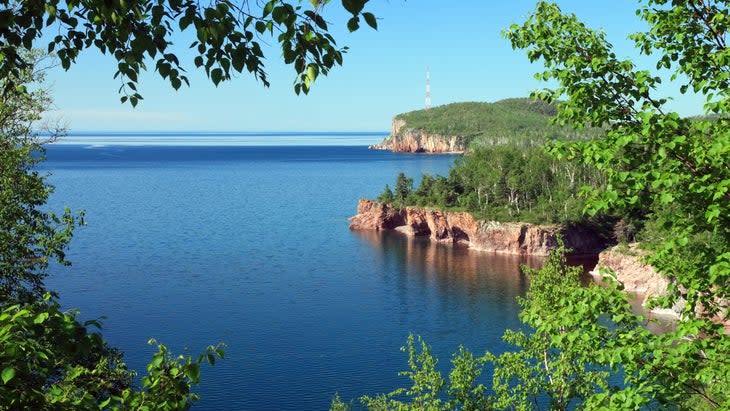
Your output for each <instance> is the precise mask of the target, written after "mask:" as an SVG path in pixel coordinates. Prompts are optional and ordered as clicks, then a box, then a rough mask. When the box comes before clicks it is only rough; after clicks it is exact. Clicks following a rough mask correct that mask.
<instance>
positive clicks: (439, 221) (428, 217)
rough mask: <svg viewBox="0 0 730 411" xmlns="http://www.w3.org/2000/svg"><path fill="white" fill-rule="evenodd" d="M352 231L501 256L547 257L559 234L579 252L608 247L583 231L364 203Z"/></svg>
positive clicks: (351, 221) (594, 251) (372, 202)
mask: <svg viewBox="0 0 730 411" xmlns="http://www.w3.org/2000/svg"><path fill="white" fill-rule="evenodd" d="M350 229H352V230H376V231H380V230H397V231H400V232H402V233H405V234H407V235H412V236H429V237H430V238H431V240H434V241H440V242H449V243H463V244H467V245H468V246H469V247H470V248H473V249H476V250H481V251H490V252H494V253H500V254H520V255H537V256H543V255H547V254H548V252H549V251H550V249H552V248H554V247H555V246H556V245H557V242H556V240H555V238H556V234H558V233H560V234H562V236H563V239H564V241H565V244H566V245H567V246H568V247H570V248H572V249H573V250H574V251H575V253H578V254H587V253H597V252H598V251H599V250H600V249H602V248H603V247H604V244H603V242H602V241H601V240H600V239H599V238H598V236H596V235H595V234H593V233H591V232H589V231H588V230H584V229H581V228H568V229H566V228H559V227H556V226H541V225H535V224H526V223H499V222H496V221H482V220H476V219H474V218H473V217H472V216H471V215H470V214H468V213H460V212H449V211H440V210H433V209H426V208H415V207H405V208H402V209H400V210H396V209H395V208H393V207H392V206H391V205H388V204H381V203H378V202H374V201H371V200H360V203H359V204H358V207H357V215H355V216H354V217H351V218H350Z"/></svg>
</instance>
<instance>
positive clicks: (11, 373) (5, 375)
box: [2, 367, 15, 384]
mask: <svg viewBox="0 0 730 411" xmlns="http://www.w3.org/2000/svg"><path fill="white" fill-rule="evenodd" d="M13 377H15V368H13V367H5V369H3V372H2V379H3V384H7V383H8V381H10V380H12V379H13Z"/></svg>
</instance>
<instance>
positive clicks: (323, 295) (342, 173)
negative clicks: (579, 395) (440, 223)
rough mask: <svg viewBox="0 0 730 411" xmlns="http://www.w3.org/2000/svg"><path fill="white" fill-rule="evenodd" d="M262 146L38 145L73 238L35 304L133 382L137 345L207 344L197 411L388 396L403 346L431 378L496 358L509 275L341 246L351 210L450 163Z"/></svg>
mask: <svg viewBox="0 0 730 411" xmlns="http://www.w3.org/2000/svg"><path fill="white" fill-rule="evenodd" d="M280 134H281V135H279V134H272V135H266V134H263V135H262V134H256V135H244V136H243V137H241V136H236V135H222V136H221V135H220V134H215V135H214V136H213V140H206V138H208V137H209V136H194V135H180V134H175V133H170V134H163V135H159V134H157V135H154V136H140V135H136V136H135V135H133V134H130V135H128V136H118V135H116V136H111V137H110V136H109V135H103V134H99V135H82V136H80V137H77V138H73V136H72V138H70V139H69V140H66V143H67V144H53V145H51V146H49V148H48V153H47V154H48V160H47V161H46V162H45V163H43V164H42V166H41V168H42V169H43V170H47V171H49V172H51V173H52V175H51V177H50V178H49V181H50V183H51V184H53V185H55V186H56V191H55V193H54V194H53V195H52V197H51V201H50V207H51V208H52V209H55V210H58V209H60V208H61V207H63V206H69V207H71V208H72V209H76V210H78V209H84V210H85V211H86V219H87V222H88V225H87V226H85V227H82V228H80V229H78V230H77V232H76V235H75V237H74V239H73V241H72V243H71V249H70V252H69V258H70V260H71V261H72V262H73V266H72V267H57V266H54V267H52V275H51V276H50V277H49V279H48V281H47V283H48V287H49V288H50V289H54V290H57V291H58V292H59V294H60V297H61V302H62V304H63V306H64V307H67V308H78V309H79V310H80V311H81V318H82V319H90V318H98V317H100V316H105V319H104V329H103V333H104V336H105V338H106V339H107V340H108V341H109V342H110V343H111V344H112V345H113V346H116V347H118V348H120V349H122V350H123V351H124V352H125V359H126V362H127V364H128V365H129V366H130V367H131V368H133V369H136V370H138V371H139V372H140V373H141V374H143V372H144V366H145V364H146V363H147V361H148V360H149V358H150V355H151V354H152V352H154V347H150V346H148V345H147V344H146V342H147V340H148V339H149V338H151V337H154V338H155V339H157V340H158V341H160V342H162V343H164V344H166V345H168V347H169V348H170V349H171V350H172V351H173V352H176V353H190V354H193V355H197V354H198V353H199V352H201V351H202V350H203V349H204V347H205V346H207V345H209V344H216V343H218V342H225V343H226V344H227V346H228V347H227V349H226V357H225V359H224V360H222V361H220V362H219V363H217V364H216V365H215V366H214V367H205V368H204V369H203V371H202V380H203V381H202V384H201V385H200V386H199V388H198V389H197V391H198V392H199V393H200V394H201V395H202V400H201V401H200V402H199V403H198V404H197V406H196V407H195V409H198V410H321V409H327V408H328V406H329V403H330V402H331V399H332V397H333V396H334V394H335V393H336V392H337V393H339V394H340V396H341V397H342V398H343V399H345V400H350V399H353V398H357V397H359V396H360V395H363V394H377V393H380V392H387V391H390V390H392V389H394V388H396V387H398V386H403V385H404V384H407V382H408V381H407V379H405V378H404V377H399V376H398V375H397V372H398V371H401V370H404V369H405V368H406V367H407V362H406V360H407V357H406V355H405V354H404V353H402V352H400V350H399V348H400V347H401V346H402V345H404V344H405V342H406V338H407V336H408V334H409V333H414V334H418V335H421V336H423V338H424V339H425V340H426V341H427V342H428V343H429V344H430V345H431V346H432V347H433V350H434V352H435V353H436V354H438V355H439V357H440V360H441V362H440V366H441V368H442V370H444V371H445V370H447V369H448V365H449V364H448V363H449V359H450V355H451V353H453V352H454V351H456V350H457V348H458V345H459V344H464V345H465V346H466V347H467V348H470V349H471V350H473V351H475V352H477V353H482V352H483V351H484V350H486V349H489V350H490V351H493V352H501V351H503V350H505V349H506V346H505V345H504V343H503V342H502V341H501V335H502V333H503V332H504V330H505V329H506V328H517V327H519V321H518V319H517V313H518V308H519V307H518V306H517V304H516V302H515V297H516V296H518V295H522V294H524V291H525V289H526V280H525V278H524V276H522V275H521V274H520V273H519V264H520V262H521V261H520V259H519V258H517V257H511V256H503V257H500V256H493V255H488V254H484V253H479V252H474V251H470V250H468V249H465V248H460V247H451V246H446V245H437V244H432V243H430V242H429V241H427V240H425V241H424V240H422V239H409V238H406V237H403V236H401V235H399V234H397V233H387V234H379V233H373V232H352V231H350V230H349V229H348V220H347V218H348V217H349V216H352V215H354V214H355V212H356V206H357V202H358V200H359V199H360V198H362V197H370V198H372V197H375V196H377V195H378V193H380V192H381V191H382V189H383V187H384V186H385V184H390V185H391V186H393V184H394V182H395V178H396V176H397V174H398V173H399V172H405V173H406V174H408V175H410V176H413V177H415V180H416V181H417V182H418V181H419V180H420V175H421V174H422V173H431V174H445V173H447V172H448V168H449V166H450V165H451V164H452V162H453V161H454V160H455V158H456V156H448V155H445V156H428V155H414V154H394V153H391V152H385V151H373V150H368V149H367V147H366V145H367V144H368V143H375V142H377V141H379V140H380V139H381V138H382V137H383V135H382V133H381V134H368V133H354V134H349V133H320V134H316V133H308V134H306V135H301V134H296V133H280ZM216 136H217V137H216ZM145 138H146V139H147V140H145ZM216 138H218V139H217V140H216ZM149 139H153V140H154V141H152V142H153V143H154V144H152V145H150V144H149V141H150V140H149ZM266 141H269V143H268V145H267V144H266ZM140 144H141V145H140Z"/></svg>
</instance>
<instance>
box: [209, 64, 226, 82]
mask: <svg viewBox="0 0 730 411" xmlns="http://www.w3.org/2000/svg"><path fill="white" fill-rule="evenodd" d="M210 79H211V80H213V84H215V85H216V86H217V85H218V83H220V82H221V80H223V70H221V69H220V68H214V69H213V70H211V71H210Z"/></svg>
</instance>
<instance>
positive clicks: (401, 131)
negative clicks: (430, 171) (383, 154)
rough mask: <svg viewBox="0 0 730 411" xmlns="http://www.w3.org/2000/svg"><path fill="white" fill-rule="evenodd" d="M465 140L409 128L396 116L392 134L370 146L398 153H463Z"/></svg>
mask: <svg viewBox="0 0 730 411" xmlns="http://www.w3.org/2000/svg"><path fill="white" fill-rule="evenodd" d="M463 140H464V139H462V138H460V137H459V136H443V135H440V134H431V133H428V132H426V131H424V130H421V129H417V128H407V127H406V122H405V121H403V120H400V119H398V118H395V119H393V124H392V126H391V129H390V135H389V136H388V137H386V138H385V139H384V140H383V141H382V142H380V143H378V144H373V145H370V146H368V148H369V149H371V150H392V151H393V152H396V153H426V154H462V153H464V151H466V144H464V142H463Z"/></svg>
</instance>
